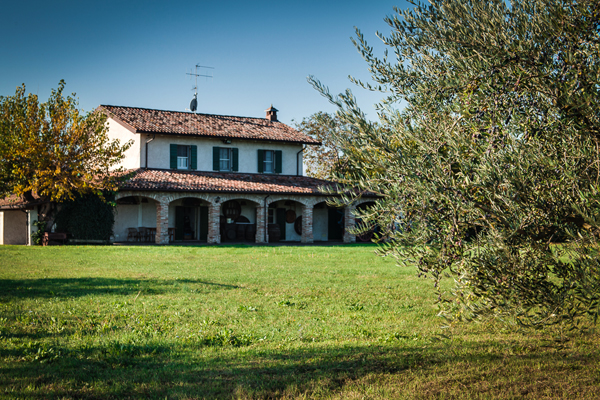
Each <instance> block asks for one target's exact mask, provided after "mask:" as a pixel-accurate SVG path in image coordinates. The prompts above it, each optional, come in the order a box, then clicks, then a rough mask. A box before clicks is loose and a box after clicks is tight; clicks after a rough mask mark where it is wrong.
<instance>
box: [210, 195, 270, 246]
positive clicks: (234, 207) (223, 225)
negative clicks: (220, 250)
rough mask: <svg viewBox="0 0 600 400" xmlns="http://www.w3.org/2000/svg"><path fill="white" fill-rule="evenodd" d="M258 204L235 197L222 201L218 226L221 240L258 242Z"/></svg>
mask: <svg viewBox="0 0 600 400" xmlns="http://www.w3.org/2000/svg"><path fill="white" fill-rule="evenodd" d="M260 211H261V210H260V204H259V203H257V202H255V201H252V200H248V199H244V198H236V199H230V200H227V201H224V202H223V203H222V204H221V207H220V215H219V227H220V234H221V242H252V243H254V242H259V241H260V240H257V228H258V227H257V221H260V220H261V219H262V218H261V217H260V215H259V214H260Z"/></svg>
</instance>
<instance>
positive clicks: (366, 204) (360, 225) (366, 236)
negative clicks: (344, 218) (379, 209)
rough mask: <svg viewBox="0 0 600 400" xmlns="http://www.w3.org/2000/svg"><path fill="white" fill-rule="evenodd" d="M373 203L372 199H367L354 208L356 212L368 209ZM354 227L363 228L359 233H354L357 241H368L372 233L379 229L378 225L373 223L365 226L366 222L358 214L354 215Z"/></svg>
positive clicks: (372, 235)
mask: <svg viewBox="0 0 600 400" xmlns="http://www.w3.org/2000/svg"><path fill="white" fill-rule="evenodd" d="M374 205H375V202H374V201H367V202H364V203H361V204H359V205H357V206H356V210H357V211H358V212H360V211H365V210H368V209H369V208H371V207H373V206H374ZM357 214H358V213H357ZM356 227H357V228H359V229H363V228H364V229H365V230H364V231H363V232H362V233H361V234H358V235H356V241H357V242H370V241H371V240H372V239H373V237H374V235H375V234H376V233H377V232H378V230H379V229H378V228H379V227H378V226H377V225H375V224H370V225H368V226H367V224H366V223H365V222H363V221H362V219H361V218H360V217H359V216H358V215H357V217H356Z"/></svg>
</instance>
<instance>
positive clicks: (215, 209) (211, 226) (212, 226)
mask: <svg viewBox="0 0 600 400" xmlns="http://www.w3.org/2000/svg"><path fill="white" fill-rule="evenodd" d="M220 216H221V204H220V203H210V204H209V206H208V238H207V242H208V244H218V243H221V218H220Z"/></svg>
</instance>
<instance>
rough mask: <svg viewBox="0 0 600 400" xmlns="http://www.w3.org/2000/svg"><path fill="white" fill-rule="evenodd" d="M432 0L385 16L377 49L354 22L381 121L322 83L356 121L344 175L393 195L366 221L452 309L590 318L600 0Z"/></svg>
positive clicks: (532, 322) (349, 120) (471, 315)
mask: <svg viewBox="0 0 600 400" xmlns="http://www.w3.org/2000/svg"><path fill="white" fill-rule="evenodd" d="M430 3H431V4H430V5H422V4H414V7H413V8H411V9H408V10H405V11H401V10H398V9H396V15H393V16H390V17H388V18H386V22H387V23H388V24H389V26H390V28H391V33H390V34H389V35H388V36H384V35H382V34H378V36H379V37H380V38H381V40H382V41H383V43H384V44H385V45H386V46H388V48H389V50H390V51H389V53H388V52H387V51H386V53H385V54H384V55H383V57H377V56H376V55H375V54H374V51H373V48H372V47H370V46H369V45H368V44H367V42H366V41H365V39H364V37H363V35H362V34H361V32H360V31H358V30H357V37H356V39H355V40H354V43H355V45H356V46H357V48H358V49H359V51H360V52H361V54H362V56H363V58H364V59H365V60H366V62H367V63H368V65H369V70H370V71H371V73H372V78H373V81H374V83H364V82H360V81H358V80H354V82H355V83H357V84H359V85H361V86H362V87H365V88H368V89H371V90H381V91H384V92H386V93H387V96H386V98H385V99H384V100H383V101H382V102H381V104H379V105H378V110H379V118H380V123H379V124H375V123H372V122H370V121H367V120H366V119H365V116H364V114H363V113H362V112H361V111H360V110H359V109H358V107H357V105H356V101H355V99H354V97H353V95H352V93H351V92H350V91H346V92H345V93H343V94H341V95H339V96H336V97H333V96H331V95H330V94H329V93H328V91H327V88H326V87H324V86H323V85H321V84H320V83H319V82H318V81H316V80H314V79H312V83H313V84H314V86H315V87H316V88H317V89H318V90H320V91H321V92H322V93H323V94H324V95H325V96H327V97H328V98H329V99H330V100H331V101H332V102H333V103H334V104H337V105H338V106H339V111H338V117H339V118H340V120H341V121H342V123H343V124H344V125H345V126H349V127H351V128H352V129H347V130H345V131H344V132H341V133H339V134H336V141H337V142H338V143H340V146H341V150H342V151H343V152H344V154H345V157H346V158H347V162H348V163H349V164H351V165H352V166H353V168H352V169H351V170H350V172H349V173H341V174H339V176H338V179H339V180H340V181H341V182H345V183H347V184H349V185H352V186H358V187H359V188H361V189H365V190H370V191H373V192H376V193H379V194H381V195H382V196H383V199H382V200H381V201H380V202H378V204H377V205H376V206H375V207H374V208H371V209H370V210H369V212H368V213H365V215H362V216H361V218H362V219H363V221H371V222H372V223H377V224H378V225H379V226H380V227H388V228H387V229H386V230H384V232H383V234H384V236H385V238H386V239H387V241H386V244H384V245H383V246H382V248H381V250H382V252H383V253H386V254H392V255H394V256H396V257H397V258H398V260H399V262H400V263H401V264H414V265H416V266H417V268H418V270H419V272H420V274H423V275H426V276H429V277H432V278H433V280H434V282H435V285H436V287H437V288H438V294H439V302H440V304H441V305H442V308H443V311H444V315H446V316H448V317H450V318H458V319H462V318H465V319H469V320H470V319H475V318H484V317H490V316H493V317H498V318H503V319H506V320H510V321H513V322H514V321H516V322H517V323H519V324H523V325H527V326H535V327H540V326H545V325H549V324H555V323H566V324H568V325H571V326H578V324H582V325H580V326H582V327H583V326H586V325H589V323H591V324H595V323H596V321H597V317H598V314H599V311H600V269H599V267H600V265H599V261H598V260H599V258H598V244H597V237H598V234H599V233H600V204H599V202H600V185H599V184H600V182H599V181H600V143H599V139H600V73H599V71H600V34H599V27H600V3H598V2H597V1H592V0H570V1H566V0H564V1H563V0H514V1H510V2H506V1H504V0H492V1H476V0H431V2H430ZM390 54H393V56H390ZM399 101H404V102H405V103H402V104H405V105H406V106H405V107H404V108H403V109H402V110H398V107H396V106H395V105H397V104H399ZM352 200H353V198H346V199H345V201H346V202H350V201H352ZM557 243H560V244H557ZM446 276H447V277H450V278H451V279H453V280H454V287H453V289H452V290H443V289H442V285H440V283H441V282H440V281H441V280H442V279H443V278H444V277H446ZM444 286H445V285H444ZM445 287H446V286H445Z"/></svg>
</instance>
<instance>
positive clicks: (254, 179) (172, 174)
mask: <svg viewBox="0 0 600 400" xmlns="http://www.w3.org/2000/svg"><path fill="white" fill-rule="evenodd" d="M322 187H331V188H336V187H337V185H336V184H335V183H334V182H330V181H326V180H322V179H316V178H310V177H307V176H294V175H267V174H245V173H223V172H202V171H181V170H164V169H134V170H129V171H126V173H125V176H124V180H123V181H122V182H121V183H120V184H119V189H120V190H151V191H177V192H188V191H189V192H214V193H235V192H243V193H265V194H269V193H279V194H294V195H327V193H325V192H324V191H322V190H321V188H322Z"/></svg>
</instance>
